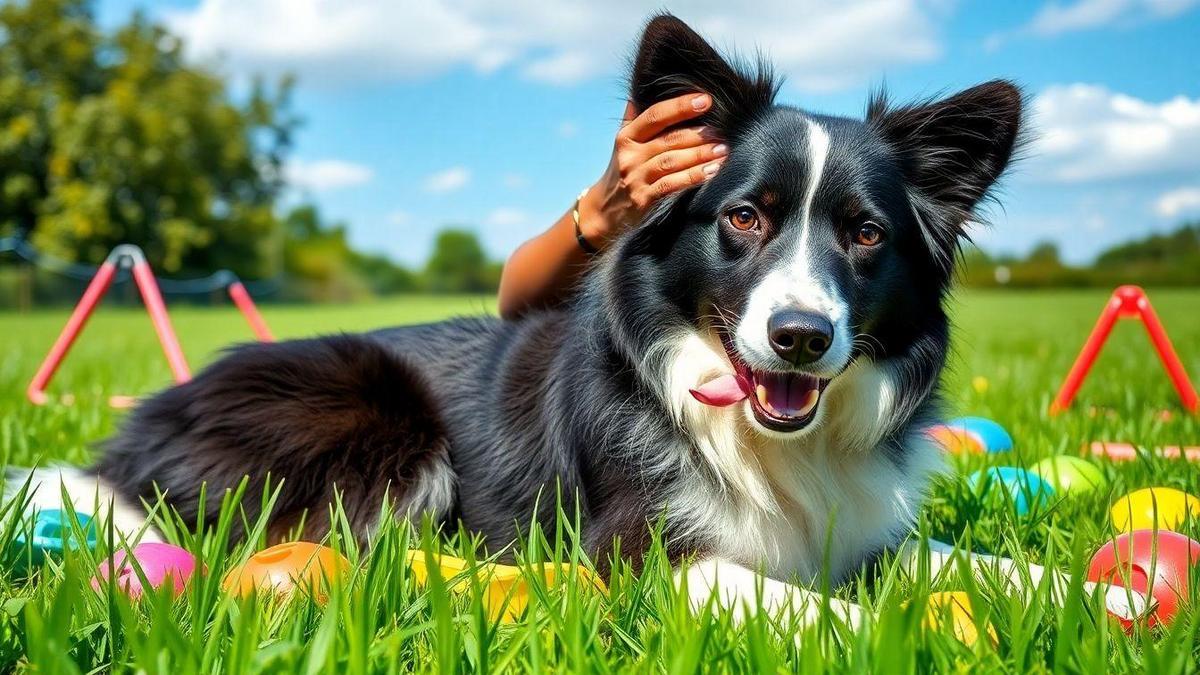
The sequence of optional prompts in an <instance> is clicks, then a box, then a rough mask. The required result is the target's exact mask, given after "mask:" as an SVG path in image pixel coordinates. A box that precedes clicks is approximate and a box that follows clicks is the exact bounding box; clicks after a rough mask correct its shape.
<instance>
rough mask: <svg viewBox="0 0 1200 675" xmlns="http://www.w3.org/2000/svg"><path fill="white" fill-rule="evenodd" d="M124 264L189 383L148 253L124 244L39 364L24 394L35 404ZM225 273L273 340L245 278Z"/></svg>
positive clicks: (242, 305) (236, 297) (120, 402)
mask: <svg viewBox="0 0 1200 675" xmlns="http://www.w3.org/2000/svg"><path fill="white" fill-rule="evenodd" d="M125 267H129V268H131V269H132V270H133V280H134V282H135V283H136V284H137V288H138V292H139V293H141V296H142V302H143V303H145V305H146V312H147V313H148V314H149V315H150V321H151V322H152V323H153V324H154V330H155V332H156V333H158V341H159V343H160V344H161V345H162V348H163V353H164V354H166V355H167V363H169V364H170V365H171V374H172V375H174V376H175V381H176V382H187V381H188V380H190V379H192V373H191V370H190V369H189V368H188V364H187V359H185V358H184V356H183V349H182V348H180V346H179V338H178V337H176V336H175V329H174V328H173V327H172V326H171V318H170V317H169V316H168V315H167V305H166V303H164V302H163V297H162V293H161V292H159V290H158V282H156V281H155V280H154V270H152V269H150V263H149V262H147V261H146V255H145V254H144V253H142V249H140V248H138V247H137V246H134V245H132V244H122V245H121V246H118V247H116V248H114V249H113V250H112V252H111V253H109V254H108V258H107V259H105V261H104V264H102V265H100V268H99V269H98V270H96V275H95V276H94V277H92V280H91V282H89V283H88V287H87V290H85V291H84V292H83V297H81V298H80V299H79V304H78V305H76V306H75V311H73V312H71V318H69V319H67V324H66V325H65V326H63V329H62V333H60V334H59V336H58V339H57V340H55V341H54V346H52V347H51V348H50V353H48V354H46V359H45V360H44V361H42V365H41V366H40V367H38V370H37V373H36V374H35V375H34V376H33V380H32V381H30V383H29V388H28V389H27V390H26V395H27V396H28V397H29V400H30V401H31V402H32V403H34V404H35V405H42V404H44V403H46V402H47V401H48V400H49V397H48V396H47V395H46V386H47V385H49V384H50V379H51V378H53V377H54V373H55V371H57V370H58V367H59V365H61V364H62V362H63V359H65V358H66V356H67V352H68V351H70V349H71V345H73V344H75V339H76V338H77V337H79V333H80V332H81V331H83V327H84V326H85V325H87V321H88V319H89V318H91V316H92V312H93V311H95V309H96V305H98V304H100V300H101V299H103V298H104V294H105V293H107V292H108V288H109V286H112V282H113V279H114V278H116V276H117V271H118V270H120V269H122V268H125ZM221 274H222V276H221V277H220V278H221V279H222V280H223V281H228V282H229V283H228V285H227V286H226V290H227V291H228V293H229V297H230V298H232V299H233V303H234V304H235V305H237V308H238V309H239V310H240V311H241V312H242V315H243V316H245V317H246V322H247V323H249V324H250V328H251V329H252V330H253V331H254V334H255V335H256V336H258V339H259V340H262V341H264V342H271V341H273V340H274V339H275V338H274V337H273V336H272V335H271V331H270V329H268V328H267V324H266V322H265V321H263V318H262V315H261V314H259V313H258V308H257V307H255V306H254V301H253V300H251V299H250V294H249V293H248V292H247V291H246V287H245V286H243V285H242V282H241V281H238V279H237V277H236V276H233V273H231V272H228V271H226V272H222V273H221ZM133 401H134V399H133V398H132V397H129V396H113V397H111V398H110V399H109V404H110V405H112V406H113V407H117V408H125V407H129V406H130V405H132V403H133Z"/></svg>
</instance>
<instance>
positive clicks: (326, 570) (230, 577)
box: [221, 541, 350, 600]
mask: <svg viewBox="0 0 1200 675" xmlns="http://www.w3.org/2000/svg"><path fill="white" fill-rule="evenodd" d="M349 571H350V561H349V560H346V558H345V557H343V556H342V555H341V554H340V553H338V552H337V551H334V550H333V549H331V548H329V547H328V546H321V545H320V544H314V543H312V542H307V541H293V542H289V543H286V544H277V545H275V546H272V547H270V548H268V549H264V550H262V551H259V552H258V553H255V554H254V555H252V556H250V559H249V560H247V561H246V562H245V563H244V564H242V565H239V566H237V567H234V568H233V569H231V570H229V573H228V574H226V575H225V579H224V580H222V581H221V587H222V588H224V589H225V590H226V591H228V592H230V593H233V594H234V595H238V596H243V597H244V596H248V595H253V594H255V593H257V592H258V591H262V590H266V591H273V592H275V593H280V594H282V593H288V592H290V591H292V590H294V589H295V588H297V587H308V588H310V589H312V590H313V597H315V598H316V599H317V600H324V599H325V595H324V593H322V592H321V587H322V585H323V584H324V583H325V582H326V581H327V580H330V579H333V577H335V576H339V575H344V574H346V573H347V572H349Z"/></svg>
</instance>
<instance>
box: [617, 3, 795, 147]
mask: <svg viewBox="0 0 1200 675" xmlns="http://www.w3.org/2000/svg"><path fill="white" fill-rule="evenodd" d="M630 80H631V81H630V87H629V89H630V92H629V98H630V100H631V101H633V105H634V107H635V108H636V109H637V111H638V112H639V113H640V112H642V111H643V110H645V109H646V108H648V107H650V106H651V105H654V104H655V103H657V102H659V101H662V100H665V99H668V98H672V97H675V96H681V95H683V94H688V93H694V92H705V93H707V94H709V95H710V96H712V100H713V105H712V108H710V109H709V111H708V112H707V113H706V114H705V115H704V117H703V118H701V121H702V122H703V123H705V124H708V125H710V126H712V127H713V128H714V129H717V130H718V131H720V132H722V133H723V134H724V135H726V137H729V136H732V135H733V134H734V133H735V132H736V131H737V128H738V126H740V125H743V124H745V123H747V122H749V121H750V120H751V119H753V117H754V115H755V114H756V113H758V112H761V111H762V110H765V109H766V108H768V107H769V106H770V105H771V103H772V101H774V99H775V94H776V92H777V91H778V90H779V85H778V84H777V83H776V82H775V80H774V77H773V76H772V73H771V70H770V68H769V67H768V66H767V65H766V64H765V63H763V62H761V61H760V62H759V63H757V64H756V67H754V68H749V67H747V66H746V65H745V64H742V63H739V62H737V61H734V62H732V63H731V62H730V61H728V60H726V59H725V58H724V57H722V56H721V54H720V53H718V52H717V50H716V49H713V47H712V45H710V44H708V42H707V41H705V39H704V38H702V37H700V35H699V34H698V33H696V31H694V30H692V29H691V27H690V26H688V25H687V24H686V23H684V22H683V21H680V20H679V19H678V18H676V17H675V16H672V15H670V14H660V15H658V16H655V17H654V18H652V19H650V22H649V23H647V24H646V30H645V31H644V32H643V33H642V41H641V44H640V45H639V46H638V50H637V56H636V58H635V60H634V64H633V73H632V76H631V78H630Z"/></svg>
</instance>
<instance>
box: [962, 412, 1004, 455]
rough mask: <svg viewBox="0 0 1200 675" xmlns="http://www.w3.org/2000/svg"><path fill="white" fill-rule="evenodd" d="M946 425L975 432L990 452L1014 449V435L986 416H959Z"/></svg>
mask: <svg viewBox="0 0 1200 675" xmlns="http://www.w3.org/2000/svg"><path fill="white" fill-rule="evenodd" d="M946 426H949V427H957V428H960V429H965V430H966V431H968V432H970V433H973V434H975V435H976V436H978V437H979V439H980V441H981V442H982V443H983V447H984V449H985V450H987V451H988V452H1008V451H1009V450H1012V449H1013V440H1012V436H1009V435H1008V432H1007V431H1005V430H1004V427H1002V426H1000V425H999V424H997V423H996V422H993V421H992V420H989V419H987V418H986V417H959V418H958V419H953V420H950V421H949V422H947V423H946Z"/></svg>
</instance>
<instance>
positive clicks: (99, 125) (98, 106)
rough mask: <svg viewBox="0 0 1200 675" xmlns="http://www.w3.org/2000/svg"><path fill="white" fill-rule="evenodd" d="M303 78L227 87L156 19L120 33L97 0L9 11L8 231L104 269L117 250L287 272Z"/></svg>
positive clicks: (0, 79) (3, 112)
mask: <svg viewBox="0 0 1200 675" xmlns="http://www.w3.org/2000/svg"><path fill="white" fill-rule="evenodd" d="M289 91H290V83H288V82H286V81H285V82H283V83H281V84H280V86H278V87H276V88H274V90H273V91H271V90H268V88H266V87H264V86H263V85H262V84H261V83H256V84H255V85H254V86H253V87H252V90H251V92H250V93H249V95H248V97H247V98H246V100H245V101H244V102H242V103H236V102H234V101H233V100H232V98H231V96H230V94H229V92H228V91H227V89H226V86H225V83H224V82H223V81H222V80H221V79H220V78H218V77H216V76H215V75H213V74H211V73H208V72H206V71H204V70H202V69H200V68H197V67H195V66H193V65H190V64H187V63H185V61H184V58H183V53H182V47H181V44H180V42H179V40H178V39H177V38H175V37H174V36H172V35H171V34H169V33H168V32H167V31H166V30H165V29H163V28H162V27H161V26H158V25H155V24H153V23H151V22H149V21H148V20H146V19H145V18H143V17H142V16H140V15H135V16H134V17H133V18H132V19H131V21H130V22H129V23H128V24H127V25H125V26H122V27H120V28H118V29H116V30H115V31H113V32H111V33H106V32H104V31H101V30H100V29H99V27H98V26H97V25H96V23H95V20H94V17H93V15H92V12H91V8H90V4H89V3H87V2H85V1H84V0H27V1H25V2H14V3H10V4H4V5H2V6H0V232H7V233H12V232H21V233H24V234H26V235H28V236H30V237H31V239H32V240H33V242H34V244H35V245H36V246H38V247H39V248H41V249H42V250H44V251H47V252H49V253H52V254H54V255H57V256H59V257H63V258H67V259H69V260H76V261H82V262H90V263H96V262H99V261H100V260H101V259H102V258H103V257H104V255H105V254H106V253H107V252H108V251H109V249H111V248H112V247H113V246H114V245H116V244H118V243H122V242H131V243H135V244H138V245H140V246H141V247H142V248H143V249H145V250H146V253H147V255H148V256H149V257H150V258H151V262H152V263H153V264H154V265H155V267H156V268H157V269H160V270H162V271H164V272H166V273H170V274H179V273H184V274H189V273H191V274H203V273H207V272H210V271H212V270H214V269H217V268H222V267H228V268H231V269H233V270H234V271H236V272H238V273H239V274H242V275H245V276H250V277H259V276H268V275H272V274H274V273H275V272H276V271H277V270H276V269H275V268H276V266H277V257H278V256H277V255H273V251H277V249H278V221H277V219H276V218H275V216H274V214H273V206H274V201H275V198H276V196H277V194H278V192H279V190H280V188H281V187H282V183H281V180H280V175H281V171H280V166H281V164H282V162H283V159H284V155H285V153H286V151H287V149H288V147H289V145H290V141H291V133H292V130H293V128H294V126H295V123H296V121H295V119H294V118H293V117H292V116H291V115H290V113H289V110H288V108H289V103H288V93H289Z"/></svg>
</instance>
